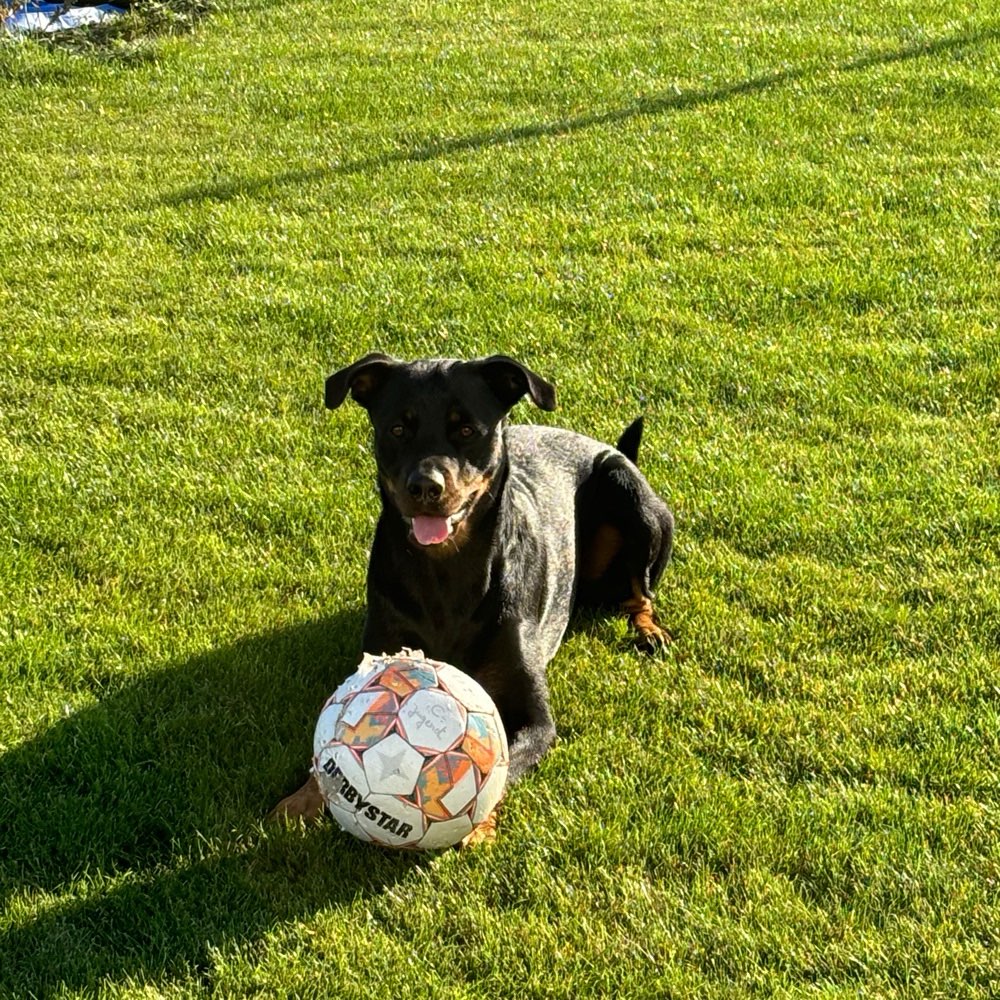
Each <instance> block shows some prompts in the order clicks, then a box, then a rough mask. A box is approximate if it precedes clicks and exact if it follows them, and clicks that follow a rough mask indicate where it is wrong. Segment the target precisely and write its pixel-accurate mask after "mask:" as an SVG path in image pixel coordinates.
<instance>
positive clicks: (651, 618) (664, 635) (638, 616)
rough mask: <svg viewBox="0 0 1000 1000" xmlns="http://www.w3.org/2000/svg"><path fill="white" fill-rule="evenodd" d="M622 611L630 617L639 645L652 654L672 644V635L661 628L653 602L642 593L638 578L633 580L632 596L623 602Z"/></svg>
mask: <svg viewBox="0 0 1000 1000" xmlns="http://www.w3.org/2000/svg"><path fill="white" fill-rule="evenodd" d="M621 607H622V611H623V612H624V613H625V614H626V615H628V617H629V621H630V622H631V623H632V627H633V628H634V629H635V631H636V635H637V636H638V641H639V645H640V646H641V647H642V648H643V649H646V650H647V651H650V652H652V651H653V650H654V649H659V648H660V647H662V646H665V645H666V644H667V643H669V642H671V641H672V640H671V637H670V633H669V632H667V631H666V629H663V628H661V627H660V625H659V623H658V622H657V620H656V614H655V612H654V611H653V602H652V600H650V598H648V597H647V596H646V595H645V594H644V593H643V592H642V585H641V584H640V583H639V580H638V578H633V579H632V596H631V597H630V598H629V599H628V600H627V601H623V602H622V606H621Z"/></svg>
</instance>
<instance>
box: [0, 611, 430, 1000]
mask: <svg viewBox="0 0 1000 1000" xmlns="http://www.w3.org/2000/svg"><path fill="white" fill-rule="evenodd" d="M361 624H362V612H361V611H360V609H359V610H354V611H350V612H346V613H343V614H340V615H337V616H335V617H331V618H328V619H325V620H323V621H318V622H314V623H310V624H306V625H303V626H300V627H296V628H291V629H286V630H280V631H275V632H273V633H269V634H266V635H261V636H255V637H252V638H248V639H246V640H245V641H242V642H239V643H237V644H235V645H233V646H230V647H227V648H223V649H220V650H217V651H213V652H210V653H206V654H204V655H201V656H197V657H195V658H193V659H191V660H189V661H187V662H184V663H181V664H175V665H172V666H170V667H168V668H166V669H164V670H161V671H158V672H156V673H154V674H152V675H150V676H149V677H147V678H143V679H141V680H139V681H136V682H134V683H131V684H128V685H126V686H124V687H122V688H121V689H120V690H117V691H115V692H113V693H110V694H105V696H104V697H103V698H102V699H101V701H100V702H99V703H98V704H96V705H94V706H93V707H91V708H88V709H86V710H83V711H80V712H78V713H76V714H75V715H72V716H71V717H69V718H67V719H65V720H63V721H60V722H59V723H57V724H56V725H54V726H52V727H51V728H50V729H48V730H47V731H46V732H44V733H43V734H41V735H40V736H38V737H36V738H35V739H32V740H29V741H28V742H27V743H25V744H23V745H22V746H19V747H18V748H16V749H14V750H12V751H9V752H8V753H6V754H4V755H3V756H2V757H0V898H2V900H3V903H4V907H5V908H6V916H3V909H4V907H0V920H2V923H0V996H45V995H48V994H50V993H52V992H55V991H56V990H57V989H58V988H59V987H60V986H61V985H62V986H64V987H68V988H70V989H71V990H76V989H85V990H92V989H95V988H96V987H97V986H98V984H99V983H100V981H101V980H102V979H104V978H107V979H110V980H111V981H119V982H120V981H122V980H127V979H133V978H134V979H136V980H139V981H143V980H146V981H152V982H156V981H160V980H162V979H163V978H164V977H171V976H190V975H198V974H199V972H204V970H205V969H206V968H207V967H208V962H209V960H210V957H211V955H210V952H211V949H212V948H215V947H218V948H225V947H226V946H227V945H230V944H235V945H237V946H242V945H246V946H249V947H253V944H254V942H256V941H257V940H258V939H259V938H260V936H261V935H262V934H264V933H265V932H266V931H267V930H268V928H270V927H273V926H274V925H276V924H280V923H281V922H282V921H285V920H289V919H294V918H295V917H296V916H298V915H301V914H308V913H311V912H314V911H315V910H316V909H318V908H320V907H323V906H329V905H337V904H338V903H340V904H344V903H347V902H348V901H350V900H352V899H354V898H356V897H357V896H358V895H365V894H377V893H379V892H381V891H382V890H383V889H384V888H385V887H386V886H387V885H391V884H392V883H393V882H395V881H397V880H398V879H399V878H401V877H403V876H405V874H406V873H407V872H408V871H410V870H411V869H412V868H413V866H414V865H415V864H419V863H420V862H419V860H418V859H416V858H414V857H412V856H407V855H390V854H383V853H380V852H378V851H376V850H374V849H372V848H369V847H366V846H365V845H363V844H360V843H355V842H354V841H352V840H351V839H350V838H348V837H345V836H343V835H341V834H339V832H338V831H336V830H335V829H334V828H333V827H332V825H328V826H326V827H324V828H322V829H320V830H317V831H311V832H310V833H309V835H307V836H303V835H302V834H301V833H299V831H297V830H291V831H288V830H284V829H275V830H274V831H273V832H269V833H268V834H267V835H262V834H261V832H260V829H259V827H258V825H257V823H258V820H259V819H260V818H261V817H263V815H264V814H265V813H266V811H267V809H268V808H269V807H270V806H271V805H273V804H274V802H276V801H277V799H278V797H279V796H280V795H281V794H283V793H284V792H286V791H289V790H291V789H292V788H294V787H295V786H296V784H297V783H298V781H300V780H301V779H302V778H303V777H304V774H305V767H306V762H307V758H308V753H309V740H310V736H311V732H312V725H313V722H314V720H315V715H316V712H317V710H318V708H319V705H320V704H321V703H322V700H323V699H324V698H325V696H326V695H327V694H328V693H329V692H330V691H331V690H332V689H333V687H334V686H335V685H336V683H338V682H339V680H340V679H342V678H343V677H344V676H346V675H347V674H348V673H349V672H350V671H351V670H352V669H353V667H354V665H355V663H356V662H357V655H356V646H357V642H358V637H359V636H360V633H361ZM40 891H41V892H43V893H44V892H51V893H53V898H49V899H46V898H44V897H40ZM60 893H62V894H63V895H62V898H59V897H60ZM29 907H31V908H32V909H29ZM35 907H38V908H37V909H36V908H35ZM22 914H23V915H22Z"/></svg>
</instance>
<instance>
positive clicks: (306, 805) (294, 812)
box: [267, 775, 323, 824]
mask: <svg viewBox="0 0 1000 1000" xmlns="http://www.w3.org/2000/svg"><path fill="white" fill-rule="evenodd" d="M322 817H323V796H322V795H321V794H320V791H319V785H318V784H317V783H316V778H315V777H314V776H313V775H309V779H308V780H307V781H306V783H305V784H304V785H303V786H302V787H301V788H300V789H299V790H298V791H297V792H293V793H292V794H291V795H289V796H286V797H285V798H283V799H282V800H281V801H280V802H279V803H278V804H277V805H276V806H275V807H274V808H273V809H272V810H271V811H270V812H269V813H268V814H267V821H268V822H269V823H298V822H302V823H307V824H312V823H318V822H319V821H320V819H322Z"/></svg>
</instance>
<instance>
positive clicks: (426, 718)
mask: <svg viewBox="0 0 1000 1000" xmlns="http://www.w3.org/2000/svg"><path fill="white" fill-rule="evenodd" d="M399 723H400V725H401V726H402V729H403V732H404V733H405V735H406V738H407V739H408V740H409V741H410V742H411V743H412V744H413V745H414V746H416V747H420V749H422V750H429V751H433V752H436V753H440V752H442V751H444V750H449V749H450V748H451V747H453V746H454V745H455V743H456V741H457V740H459V739H460V738H461V737H462V735H463V734H464V733H465V710H464V709H463V708H462V706H461V705H460V704H459V703H458V702H457V701H455V699H454V698H452V697H451V695H449V694H446V693H445V692H444V691H436V690H430V691H428V690H423V691H415V692H414V693H413V694H411V695H410V696H409V697H408V698H407V699H406V700H405V701H404V702H403V704H402V705H401V706H400V709H399Z"/></svg>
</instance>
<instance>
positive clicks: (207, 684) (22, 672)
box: [0, 0, 1000, 1000]
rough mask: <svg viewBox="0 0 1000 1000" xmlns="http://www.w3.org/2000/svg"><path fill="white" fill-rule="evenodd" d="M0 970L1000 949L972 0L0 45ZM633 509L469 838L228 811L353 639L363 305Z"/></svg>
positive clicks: (170, 988)
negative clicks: (627, 531)
mask: <svg viewBox="0 0 1000 1000" xmlns="http://www.w3.org/2000/svg"><path fill="white" fill-rule="evenodd" d="M0 149H2V150H3V151H4V156H3V161H4V162H3V166H2V168H0V262H2V269H0V997H4V998H6V997H11V998H24V997H77V996H102V997H104V996H106V997H161V996H162V997H169V998H175V997H203V996H209V995H211V996H215V997H243V996H249V995H259V996H268V997H289V996H300V997H310V996H315V997H334V998H339V997H345V998H346V997H351V998H353V997H372V998H381V997H387V998H388V997H392V998H407V997H410V998H415V1000H425V998H428V997H433V998H439V997H440V998H480V997H491V998H493V997H497V998H522V997H524V998H529V997H530V998H534V997H566V998H580V997H597V998H603V997H614V998H618V997H634V998H637V1000H643V998H650V997H657V998H660V997H662V998H686V997H697V998H702V997H705V998H711V997H715V998H720V1000H730V998H748V997H770V996H776V997H822V998H846V997H851V998H858V997H864V998H868V997H909V998H914V1000H925V998H932V997H940V998H947V1000H956V998H965V997H983V998H987V997H995V996H997V995H998V993H1000V671H998V668H1000V574H998V565H1000V446H998V441H997V439H998V437H1000V404H998V399H1000V321H998V316H1000V157H998V150H1000V18H998V17H997V15H996V12H995V10H994V5H993V4H992V3H985V2H983V3H978V2H972V0H969V2H962V0H930V2H927V0H924V2H917V0H889V2H887V3H884V4H878V5H873V4H869V3H861V2H860V0H837V2H832V0H813V2H810V3H806V2H805V0H789V2H787V3H781V4H779V3H774V2H772V0H747V2H746V3H743V4H739V5H734V4H731V3H721V2H717V0H695V2H694V3H677V2H674V0H661V2H656V3H653V2H648V0H638V2H636V0H631V2H625V0H597V2H596V3H591V4H582V3H575V2H574V0H570V2H569V4H567V3H565V2H560V3H555V2H552V0H537V2H536V3H532V4H522V3H518V2H516V0H495V2H492V3H484V2H483V0H453V2H450V3H443V2H441V3H428V2H425V0H409V2H407V0H387V2H385V3H382V4H371V3H359V2H358V0H342V2H339V3H336V4H330V3H320V2H319V0H293V2H290V3H287V4H284V5H275V4H272V3H266V4H265V3H261V2H258V0H247V2H245V3H240V4H237V5H235V6H228V7H226V9H224V10H222V11H220V12H217V13H216V14H215V15H213V16H212V17H210V18H208V19H206V20H205V21H203V22H201V24H200V26H199V28H198V29H197V30H196V31H195V32H194V33H193V34H190V35H187V36H183V37H175V38H169V37H165V38H162V39H160V40H159V41H156V42H155V43H152V44H151V45H150V46H148V47H145V48H140V49H138V50H133V49H131V48H124V47H123V48H121V49H119V50H118V51H117V54H116V55H115V56H114V57H112V58H106V57H101V56H100V55H99V54H89V55H87V54H85V55H78V54H73V53H71V52H67V51H61V50H53V49H49V48H45V47H40V46H36V45H32V44H11V43H8V42H5V43H3V44H0ZM369 350H383V351H387V352H390V353H393V354H397V355H399V356H403V357H413V356H419V355H426V354H434V355H440V354H445V355H459V356H467V355H477V354H486V353H492V352H495V351H503V352H505V353H509V354H513V355H515V356H517V357H518V358H520V359H522V360H523V361H525V362H526V363H528V364H530V365H531V366H532V367H534V368H535V369H536V370H537V371H539V372H540V373H541V374H542V375H544V376H546V377H548V378H550V379H552V380H553V381H554V382H555V383H556V384H557V386H558V388H559V392H560V409H559V411H558V412H557V413H555V414H553V415H548V414H541V413H539V412H537V411H535V412H532V411H531V409H530V407H529V406H528V404H526V403H525V404H521V405H520V406H519V407H518V409H517V410H516V411H515V417H516V419H519V420H544V421H555V422H558V423H560V424H562V425H565V426H568V427H572V428H574V429H577V430H581V431H585V432H587V433H591V434H593V435H595V436H597V437H601V438H603V439H605V440H614V439H615V437H616V436H617V435H618V433H620V431H621V430H622V428H623V427H624V426H625V424H626V423H627V422H628V421H630V420H631V419H632V418H633V417H634V416H635V415H636V414H637V413H639V412H645V414H646V428H647V430H646V439H645V442H644V448H643V452H642V455H641V464H642V465H643V467H644V469H645V471H646V473H647V475H648V477H649V479H650V481H651V482H652V483H653V484H654V486H655V487H656V488H657V489H658V490H659V492H660V493H661V494H662V495H663V496H664V497H665V498H667V499H668V501H669V502H670V504H671V506H672V507H673V508H674V510H675V512H676V514H677V552H676V559H675V561H674V563H673V564H672V566H671V567H670V569H669V570H668V572H667V574H666V576H665V578H664V580H663V583H662V585H661V587H660V591H659V596H658V602H659V606H660V608H661V613H662V617H663V619H664V623H665V624H666V625H667V626H668V627H669V629H670V630H671V632H672V633H673V634H674V636H675V640H676V641H675V643H674V644H673V646H672V647H671V648H670V649H669V650H668V651H667V652H666V653H664V654H663V655H662V656H661V657H660V658H659V659H658V660H654V661H650V660H649V659H647V658H644V657H643V656H641V655H640V654H638V653H636V652H634V651H633V650H632V649H631V648H630V646H629V645H628V643H627V641H626V634H625V628H624V625H623V623H621V622H619V621H616V620H609V619H606V618H601V617H598V618H586V619H581V620H579V621H577V622H576V623H575V625H574V627H573V629H572V630H571V633H570V634H569V636H568V637H567V640H566V642H565V644H564V646H563V648H562V650H561V651H560V653H559V655H558V656H557V657H556V659H555V661H554V663H553V665H552V668H551V686H552V695H553V701H554V710H555V714H556V720H557V725H558V728H559V733H560V741H559V743H558V745H557V747H556V748H555V749H554V750H553V751H552V752H551V753H550V754H549V755H548V757H547V758H546V759H545V761H544V762H543V765H542V766H541V767H540V768H539V769H538V770H537V771H536V772H534V773H533V774H532V775H531V776H529V777H528V778H527V779H526V780H525V781H523V782H522V783H521V784H519V785H518V786H517V787H516V788H515V789H514V790H512V791H511V793H510V794H509V796H508V798H507V802H506V804H505V806H504V810H503V814H502V822H501V828H500V836H499V839H498V841H497V842H496V843H495V844H494V845H492V846H490V847H486V848H484V849H479V850H473V851H465V852H447V853H444V854H441V855H438V856H428V857H416V856H402V855H391V854H384V853H380V852H378V851H376V850H374V849H372V848H370V847H367V846H365V845H362V844H360V843H356V842H354V841H351V840H349V839H347V838H346V837H344V836H343V835H341V834H340V833H338V831H337V830H336V829H335V827H334V826H333V825H332V824H330V823H327V824H325V825H323V826H321V827H319V828H317V829H314V830H310V831H302V830H297V829H289V830H279V829H271V828H268V827H266V826H264V825H263V824H262V821H261V818H262V816H263V815H264V813H265V812H266V811H267V809H268V808H269V807H270V806H271V805H272V804H273V803H274V802H275V801H276V800H277V798H278V797H279V796H280V795H281V794H282V793H284V792H286V791H288V790H290V789H291V788H292V787H294V785H295V784H296V781H297V780H298V779H299V778H300V777H301V775H302V773H303V770H304V767H305V765H306V761H307V756H308V753H309V746H310V742H311V731H312V725H313V722H314V720H315V715H316V712H317V711H318V708H319V706H320V704H321V703H322V701H323V699H324V698H325V696H326V695H327V694H329V692H330V691H331V690H332V689H333V687H334V686H335V685H336V683H337V682H338V681H339V680H340V679H341V678H342V677H344V676H345V675H346V674H347V673H348V672H350V670H351V669H352V668H353V665H354V663H355V661H356V653H357V644H358V640H359V634H360V627H361V621H362V616H363V581H364V572H365V561H366V550H367V545H368V542H369V539H370V536H371V532H372V528H373V525H374V519H375V513H376V509H375V502H374V491H373V479H372V462H371V457H370V454H369V449H368V429H367V424H366V421H365V418H364V414H363V413H362V412H361V411H360V410H359V409H358V408H356V407H345V408H343V409H342V410H338V411H337V412H336V413H332V414H331V413H328V412H327V411H325V410H324V409H323V407H322V389H323V379H324V377H325V376H326V375H327V374H328V372H329V371H331V370H332V369H333V368H335V367H338V366H339V365H341V364H343V363H346V362H348V361H351V360H353V359H354V358H355V357H357V356H359V355H361V354H363V353H365V352H367V351H369Z"/></svg>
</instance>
